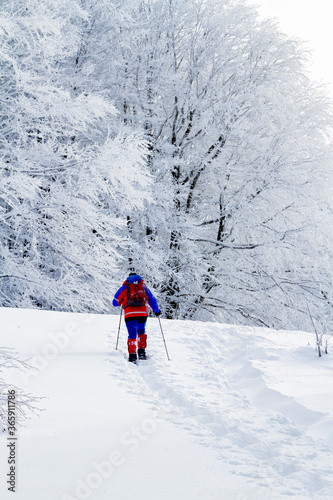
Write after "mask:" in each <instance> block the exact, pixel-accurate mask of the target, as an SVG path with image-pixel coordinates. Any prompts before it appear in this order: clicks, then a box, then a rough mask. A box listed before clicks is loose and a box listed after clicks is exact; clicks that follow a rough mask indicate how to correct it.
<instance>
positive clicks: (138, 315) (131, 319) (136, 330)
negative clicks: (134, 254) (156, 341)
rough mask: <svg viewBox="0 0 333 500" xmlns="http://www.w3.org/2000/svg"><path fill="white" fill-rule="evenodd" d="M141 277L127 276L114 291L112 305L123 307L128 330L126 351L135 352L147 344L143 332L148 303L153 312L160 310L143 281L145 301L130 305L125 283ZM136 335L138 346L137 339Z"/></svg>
mask: <svg viewBox="0 0 333 500" xmlns="http://www.w3.org/2000/svg"><path fill="white" fill-rule="evenodd" d="M141 281H142V282H143V279H142V278H141V276H139V275H138V274H136V275H132V276H129V277H128V278H127V279H126V281H124V283H123V284H122V286H121V287H120V288H119V290H118V291H117V292H116V293H115V296H114V298H113V302H112V305H113V306H115V307H118V306H122V307H123V309H124V316H125V323H126V327H127V331H128V352H129V353H130V354H131V353H135V352H136V348H137V347H138V348H139V349H140V348H141V349H145V348H146V345H147V335H146V333H145V329H146V321H147V317H148V304H149V306H150V307H151V308H152V310H153V311H154V313H155V314H158V313H159V312H160V310H159V307H158V305H157V301H156V299H155V297H154V296H153V294H152V293H151V291H150V290H149V288H148V287H147V286H146V285H145V283H143V289H144V292H145V301H144V305H142V306H136V307H133V306H130V305H129V304H128V300H127V283H139V282H141ZM137 337H138V346H137V343H136V342H137V341H136V339H137Z"/></svg>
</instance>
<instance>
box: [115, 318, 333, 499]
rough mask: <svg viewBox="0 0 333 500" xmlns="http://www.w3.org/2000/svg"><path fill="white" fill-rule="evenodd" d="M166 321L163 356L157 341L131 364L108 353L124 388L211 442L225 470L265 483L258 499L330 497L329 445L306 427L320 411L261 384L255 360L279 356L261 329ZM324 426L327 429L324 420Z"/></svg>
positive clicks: (331, 426) (154, 333)
mask: <svg viewBox="0 0 333 500" xmlns="http://www.w3.org/2000/svg"><path fill="white" fill-rule="evenodd" d="M168 327H169V329H168V336H167V340H168V342H169V344H170V345H171V346H172V348H170V347H169V351H171V352H172V354H170V356H171V361H170V362H168V361H167V360H165V356H163V354H165V353H163V352H162V349H163V345H162V343H160V345H159V347H158V351H156V352H154V351H153V353H152V356H151V358H150V359H148V360H147V361H141V362H139V364H138V365H137V366H136V365H131V364H129V363H128V362H127V361H126V359H125V358H126V353H125V351H123V353H122V354H123V355H119V353H115V352H113V353H112V354H111V355H110V361H111V363H112V365H113V366H114V367H115V368H116V370H115V371H112V373H111V374H112V375H115V376H116V377H118V376H119V374H121V375H122V376H121V377H120V380H127V381H128V380H130V382H131V383H130V384H128V383H126V384H124V385H125V386H126V389H127V390H128V391H130V392H132V393H135V394H136V395H139V397H140V398H141V399H142V400H143V401H144V402H145V403H147V404H148V405H150V407H151V409H152V410H154V411H155V412H157V415H158V417H160V418H163V419H165V420H167V421H168V422H172V423H173V424H174V425H176V426H179V427H181V428H182V429H186V430H187V431H188V432H189V433H191V434H192V435H194V436H195V437H196V439H197V440H198V442H200V443H201V444H202V445H203V446H208V447H211V448H214V449H215V450H216V451H217V453H218V458H219V459H220V460H221V462H222V463H223V466H224V467H226V468H227V469H228V470H229V472H231V473H233V474H235V475H241V476H244V477H245V478H247V479H248V480H249V483H253V482H254V483H255V484H257V485H259V486H260V487H261V488H267V493H266V495H267V496H266V495H264V496H263V498H268V496H269V498H271V499H280V498H284V497H293V498H299V499H305V498H312V499H314V498H320V499H327V500H328V499H332V498H333V489H332V484H333V469H332V465H331V462H332V448H331V447H330V446H328V445H327V444H326V441H324V440H321V439H317V440H316V441H315V440H314V439H313V438H312V437H311V435H310V434H309V433H308V431H309V429H310V430H311V426H313V425H316V424H318V422H319V423H320V422H321V421H322V420H323V421H324V420H325V418H327V417H326V415H325V414H323V413H320V412H316V411H313V410H312V409H309V408H307V407H305V406H303V405H302V404H301V403H299V402H297V401H295V399H293V398H292V397H290V396H287V395H284V394H282V393H281V392H280V391H278V390H276V389H273V388H271V387H270V386H269V384H268V382H267V381H266V380H265V374H264V371H263V370H262V369H261V368H260V367H259V365H260V364H261V365H263V364H264V363H265V361H267V360H268V361H269V362H272V363H274V362H275V361H279V356H281V353H280V351H281V348H280V347H279V350H277V349H275V348H274V346H275V345H276V344H275V343H273V342H270V341H269V335H268V338H267V337H264V336H262V337H261V338H260V337H258V335H253V332H252V331H251V330H250V329H247V328H246V327H243V328H242V327H240V328H237V327H232V326H230V327H229V326H224V327H223V329H221V326H219V325H214V324H202V331H200V330H199V327H200V323H193V324H191V323H188V322H168ZM198 330H199V331H198ZM180 331H181V335H180V334H179V332H180ZM148 333H149V344H150V342H151V343H154V344H157V343H158V341H157V340H156V339H157V338H158V335H159V332H158V330H157V328H156V327H155V328H154V330H153V328H152V326H151V325H150V323H148ZM152 349H153V348H152ZM305 349H307V350H309V348H308V347H305ZM147 350H148V351H149V345H148V349H147ZM287 351H288V350H287ZM287 351H286V352H287ZM310 351H311V353H310V355H311V357H314V356H315V354H314V353H313V350H312V349H310ZM279 353H280V354H279ZM281 375H283V374H282V373H281ZM324 428H325V429H326V430H329V431H330V433H331V435H332V434H333V421H332V419H328V423H327V424H326V426H324ZM309 450H311V451H310V452H309ZM323 464H324V465H323ZM251 498H252V497H251ZM256 498H261V497H260V496H258V497H256Z"/></svg>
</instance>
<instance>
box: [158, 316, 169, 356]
mask: <svg viewBox="0 0 333 500" xmlns="http://www.w3.org/2000/svg"><path fill="white" fill-rule="evenodd" d="M158 321H159V323H160V327H161V333H162V337H163V342H164V346H165V350H166V354H167V358H168V360H169V361H170V358H169V353H168V349H167V346H166V343H165V338H164V334H163V330H162V324H161V320H160V317H159V316H158Z"/></svg>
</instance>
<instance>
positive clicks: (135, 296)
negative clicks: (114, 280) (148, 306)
mask: <svg viewBox="0 0 333 500" xmlns="http://www.w3.org/2000/svg"><path fill="white" fill-rule="evenodd" d="M126 288H127V303H128V305H129V306H130V307H142V306H144V305H145V303H146V291H145V287H144V284H143V280H141V281H139V282H138V283H128V282H127V281H126Z"/></svg>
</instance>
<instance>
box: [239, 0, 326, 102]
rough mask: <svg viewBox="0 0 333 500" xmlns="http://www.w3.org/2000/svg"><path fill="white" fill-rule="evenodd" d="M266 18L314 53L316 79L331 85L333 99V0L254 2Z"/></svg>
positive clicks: (313, 72)
mask: <svg viewBox="0 0 333 500" xmlns="http://www.w3.org/2000/svg"><path fill="white" fill-rule="evenodd" d="M249 3H253V4H255V5H257V7H258V11H259V14H260V15H261V16H262V17H273V18H276V19H277V20H278V22H279V26H280V30H281V31H282V32H283V33H285V34H286V35H288V36H290V37H296V38H301V39H302V40H305V41H306V42H307V47H308V48H309V49H310V50H312V51H313V54H312V57H313V64H312V66H311V68H309V69H310V70H311V71H312V75H313V77H314V79H315V80H316V81H318V82H320V83H325V84H328V85H329V93H330V96H331V98H332V99H333V27H332V24H333V2H332V0H252V1H251V0H250V2H249Z"/></svg>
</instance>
